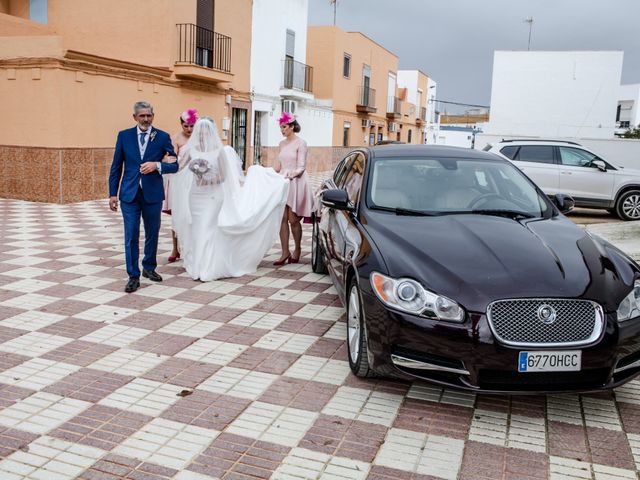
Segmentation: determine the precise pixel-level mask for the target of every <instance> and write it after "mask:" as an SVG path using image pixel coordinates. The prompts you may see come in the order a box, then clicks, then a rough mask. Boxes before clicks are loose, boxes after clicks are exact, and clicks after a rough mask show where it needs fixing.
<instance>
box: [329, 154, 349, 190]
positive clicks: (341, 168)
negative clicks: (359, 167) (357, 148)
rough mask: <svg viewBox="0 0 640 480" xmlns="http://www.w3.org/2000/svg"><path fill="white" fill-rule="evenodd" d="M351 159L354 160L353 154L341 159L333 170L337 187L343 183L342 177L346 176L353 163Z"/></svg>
mask: <svg viewBox="0 0 640 480" xmlns="http://www.w3.org/2000/svg"><path fill="white" fill-rule="evenodd" d="M351 160H353V154H351V155H347V156H346V157H344V158H343V159H342V160H341V161H340V163H339V164H338V166H337V167H336V169H335V171H334V172H333V183H335V184H336V187H340V186H341V185H342V179H343V178H344V174H345V172H346V171H347V169H348V168H349V166H350V165H351Z"/></svg>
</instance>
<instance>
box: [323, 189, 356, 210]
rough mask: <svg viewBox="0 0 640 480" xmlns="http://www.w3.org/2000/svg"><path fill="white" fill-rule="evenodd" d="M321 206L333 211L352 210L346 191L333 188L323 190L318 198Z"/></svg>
mask: <svg viewBox="0 0 640 480" xmlns="http://www.w3.org/2000/svg"><path fill="white" fill-rule="evenodd" d="M320 201H321V202H322V205H324V206H325V207H329V208H333V209H335V210H346V211H349V212H351V211H353V210H354V208H353V207H352V206H351V205H349V194H348V193H347V191H346V190H342V189H339V188H334V189H331V190H325V191H324V192H322V195H321V197H320Z"/></svg>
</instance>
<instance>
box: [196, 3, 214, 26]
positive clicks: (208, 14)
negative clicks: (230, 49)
mask: <svg viewBox="0 0 640 480" xmlns="http://www.w3.org/2000/svg"><path fill="white" fill-rule="evenodd" d="M213 3H214V0H198V7H197V11H196V12H197V13H196V24H197V25H198V26H199V27H202V28H206V29H207V30H213Z"/></svg>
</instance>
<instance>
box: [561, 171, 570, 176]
mask: <svg viewBox="0 0 640 480" xmlns="http://www.w3.org/2000/svg"><path fill="white" fill-rule="evenodd" d="M560 173H561V174H562V175H571V172H567V171H564V172H560Z"/></svg>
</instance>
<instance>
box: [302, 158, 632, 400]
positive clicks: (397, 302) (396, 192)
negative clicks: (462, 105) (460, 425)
mask: <svg viewBox="0 0 640 480" xmlns="http://www.w3.org/2000/svg"><path fill="white" fill-rule="evenodd" d="M319 200H320V202H321V204H322V208H321V211H319V212H318V215H316V216H315V217H314V221H313V242H312V267H313V270H314V271H315V272H318V273H319V272H327V270H328V272H329V274H330V275H331V278H332V279H333V283H334V286H335V287H336V289H337V291H338V294H339V296H340V298H341V299H342V301H343V303H344V304H345V306H346V309H347V323H348V328H347V331H348V334H347V343H348V352H349V364H350V366H351V369H352V371H353V372H354V373H355V374H356V375H358V376H362V377H366V376H373V375H394V376H401V377H404V378H420V379H425V380H429V381H431V382H435V383H438V384H441V385H446V386H452V387H459V388H464V389H469V390H474V391H485V392H552V391H554V392H558V391H588V390H599V389H608V388H612V387H615V386H617V385H620V384H622V383H624V382H626V381H628V380H630V379H631V378H633V377H635V376H636V375H637V374H638V373H640V267H639V266H638V264H636V263H635V262H634V261H633V260H632V259H630V258H629V257H628V256H627V255H625V254H624V253H623V252H621V251H620V250H618V249H617V248H616V247H614V246H612V245H611V244H609V243H607V242H606V241H604V240H602V239H600V238H598V237H595V236H593V235H591V234H590V233H589V232H587V231H585V230H583V229H582V228H580V227H578V226H576V225H574V224H573V223H572V222H571V221H570V220H568V219H567V218H565V217H564V215H562V213H563V212H566V211H568V210H570V209H571V208H572V207H573V201H572V199H571V198H570V197H568V196H565V195H556V196H555V197H553V199H549V198H547V196H546V195H544V194H543V193H542V191H541V190H540V189H538V188H537V187H536V186H535V185H534V184H533V183H532V182H531V181H530V180H529V179H528V178H527V177H526V176H525V175H524V174H522V173H521V172H520V171H519V170H518V169H517V168H516V167H514V166H513V165H512V164H511V163H510V162H508V161H507V160H504V159H502V158H500V157H498V156H497V155H494V154H491V153H485V152H479V151H474V150H469V149H461V148H454V147H439V146H426V145H421V146H413V145H387V146H384V147H372V148H362V149H357V150H354V151H353V152H351V153H350V154H349V155H347V157H345V158H344V159H343V160H342V161H341V162H340V163H339V165H338V166H337V167H336V169H335V172H334V174H333V177H332V178H331V179H328V180H327V181H325V183H324V184H323V186H322V188H321V189H320V192H319Z"/></svg>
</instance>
